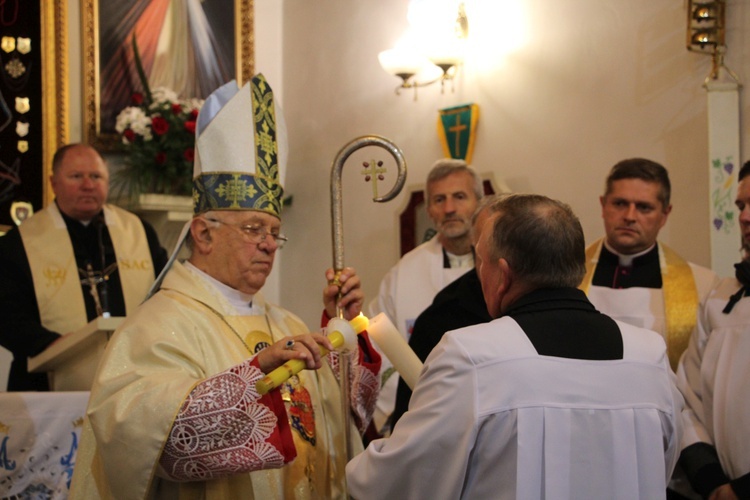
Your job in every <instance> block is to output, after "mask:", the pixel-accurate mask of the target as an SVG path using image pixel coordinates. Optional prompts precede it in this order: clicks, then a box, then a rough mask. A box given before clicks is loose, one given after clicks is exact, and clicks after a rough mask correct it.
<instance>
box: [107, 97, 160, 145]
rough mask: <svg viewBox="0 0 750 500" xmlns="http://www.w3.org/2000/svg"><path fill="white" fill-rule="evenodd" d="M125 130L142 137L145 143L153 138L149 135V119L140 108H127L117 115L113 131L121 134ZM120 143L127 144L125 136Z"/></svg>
mask: <svg viewBox="0 0 750 500" xmlns="http://www.w3.org/2000/svg"><path fill="white" fill-rule="evenodd" d="M127 129H130V130H132V131H133V132H135V133H136V134H137V135H140V136H142V137H143V140H145V141H150V140H151V139H152V138H153V135H152V134H151V118H149V117H148V116H147V115H146V113H145V112H144V111H143V109H142V108H140V107H137V106H128V107H127V108H125V109H123V110H122V111H120V114H119V115H117V121H116V123H115V130H117V132H118V133H120V134H122V133H123V132H124V131H125V130H127ZM122 142H123V144H129V142H128V140H127V139H126V138H125V136H123V138H122Z"/></svg>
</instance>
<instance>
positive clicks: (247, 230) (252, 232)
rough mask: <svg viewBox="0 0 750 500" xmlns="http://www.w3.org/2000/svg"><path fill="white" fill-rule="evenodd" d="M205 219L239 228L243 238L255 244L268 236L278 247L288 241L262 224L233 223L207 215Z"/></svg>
mask: <svg viewBox="0 0 750 500" xmlns="http://www.w3.org/2000/svg"><path fill="white" fill-rule="evenodd" d="M205 219H206V220H208V221H211V222H216V223H217V224H224V225H225V226H229V227H233V228H235V229H239V231H240V233H242V236H243V237H244V238H245V241H247V242H248V243H253V244H255V245H260V244H261V243H262V242H264V241H266V238H267V237H268V236H270V237H271V238H273V240H274V241H275V242H276V246H277V247H278V248H280V249H281V248H284V245H285V244H286V242H287V241H289V238H287V237H286V236H284V235H283V234H281V233H273V232H271V231H269V230H268V229H266V228H265V227H263V226H259V225H252V224H233V223H231V222H225V221H223V220H219V219H209V218H208V217H206V218H205Z"/></svg>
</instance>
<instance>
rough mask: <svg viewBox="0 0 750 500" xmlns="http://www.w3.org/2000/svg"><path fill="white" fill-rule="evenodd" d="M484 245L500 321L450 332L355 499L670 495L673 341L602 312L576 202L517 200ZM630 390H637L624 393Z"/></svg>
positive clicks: (364, 457)
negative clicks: (588, 285) (582, 286)
mask: <svg viewBox="0 0 750 500" xmlns="http://www.w3.org/2000/svg"><path fill="white" fill-rule="evenodd" d="M490 206H491V208H492V210H493V211H494V212H495V213H494V214H493V215H492V216H491V217H490V219H489V220H488V221H487V222H486V223H485V224H484V228H483V230H482V233H481V235H480V237H479V240H478V242H477V246H476V258H477V269H478V272H479V276H480V281H481V283H482V290H483V294H484V298H485V301H486V303H487V310H488V312H489V314H490V316H491V317H493V318H495V319H494V320H493V321H491V322H489V323H484V324H479V325H474V326H469V327H466V328H461V329H459V330H454V331H452V332H448V333H446V334H445V335H444V336H443V337H442V339H441V340H440V343H438V345H437V346H436V347H435V348H434V349H433V350H432V352H431V353H430V355H429V356H428V358H427V361H426V362H425V366H424V369H423V370H422V373H421V375H420V377H419V380H418V381H417V384H416V386H415V388H414V393H413V394H412V398H411V401H410V404H409V409H408V411H407V412H406V413H404V415H403V416H402V417H401V419H400V420H399V421H398V423H397V424H396V426H395V427H394V429H393V433H392V434H391V436H390V437H388V438H385V439H378V440H375V441H373V442H371V443H370V445H369V446H368V447H367V449H366V450H365V451H364V452H363V453H361V454H360V455H358V456H356V457H355V458H354V459H353V460H352V461H351V462H350V463H349V464H348V465H347V468H346V471H347V481H348V483H349V487H350V490H351V492H352V496H353V497H354V498H367V499H381V498H382V499H390V498H450V499H474V498H483V499H484V498H492V499H509V500H510V499H514V500H515V499H524V500H533V499H543V498H559V499H571V500H573V499H575V500H578V499H600V498H607V499H633V498H642V499H653V498H663V497H664V491H665V488H666V485H667V481H668V480H669V477H670V475H671V473H672V468H673V467H674V464H675V462H676V460H677V452H678V449H679V448H678V447H679V440H680V429H679V422H680V420H679V412H680V410H681V407H682V398H681V397H680V394H679V392H678V391H677V389H676V388H675V387H674V385H673V384H672V382H671V375H672V374H671V370H670V368H669V364H668V361H667V356H666V349H665V345H664V341H663V340H662V339H661V338H660V337H659V336H658V335H655V334H653V332H649V331H647V330H643V329H641V328H636V327H633V326H631V325H627V324H625V323H621V322H618V321H615V320H613V319H611V318H609V317H607V316H605V315H603V314H601V313H599V312H598V311H596V310H595V309H594V307H593V306H592V305H591V304H590V303H589V301H588V300H587V299H586V296H585V295H584V294H583V293H582V292H581V291H580V290H578V289H576V288H575V287H576V285H577V284H578V283H579V282H580V280H581V277H582V276H583V273H584V238H583V230H582V229H581V225H580V223H579V222H578V219H577V218H576V217H575V215H574V214H573V213H572V211H571V210H570V208H569V207H567V205H564V204H562V203H560V202H557V201H554V200H550V199H549V198H546V197H543V196H539V195H509V196H508V197H504V198H501V199H500V200H499V201H497V202H493V203H492V204H491V205H490ZM624 381H627V383H624Z"/></svg>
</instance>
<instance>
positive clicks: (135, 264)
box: [19, 203, 155, 333]
mask: <svg viewBox="0 0 750 500" xmlns="http://www.w3.org/2000/svg"><path fill="white" fill-rule="evenodd" d="M104 220H105V222H106V224H107V229H108V230H109V234H110V237H111V238H112V244H113V245H114V247H115V254H116V256H117V267H118V271H117V272H118V273H120V282H121V283H122V288H123V290H122V293H123V298H124V300H125V310H126V311H127V312H128V313H130V312H132V311H133V310H135V308H136V307H137V306H138V305H139V304H140V303H141V301H143V298H144V297H145V296H146V292H147V291H148V289H149V287H150V286H151V283H153V281H154V277H155V276H154V264H153V262H152V260H151V253H150V251H149V247H148V240H147V239H146V231H145V230H144V229H143V224H142V223H141V221H140V219H138V217H136V216H135V215H133V214H131V213H129V212H127V211H125V210H122V209H120V208H118V207H115V206H112V205H105V206H104ZM19 231H20V234H21V238H22V240H23V246H24V249H25V250H26V256H27V258H28V260H29V267H30V268H31V275H32V278H33V280H34V292H35V293H36V299H37V304H38V307H39V315H40V317H41V322H42V325H44V327H45V328H48V329H50V330H52V331H55V332H59V333H68V332H72V331H75V330H78V329H80V328H82V327H84V326H85V325H86V323H87V322H88V321H87V319H86V304H85V302H84V299H83V295H82V293H83V292H82V290H81V281H80V278H79V276H78V266H77V264H76V259H75V255H74V254H73V244H72V243H71V241H70V236H69V235H68V229H67V227H66V226H65V221H64V220H63V218H62V215H61V214H60V211H59V209H58V208H57V205H56V204H54V203H52V204H50V205H49V206H48V207H47V208H46V209H44V210H42V211H41V212H38V213H37V214H36V215H34V217H32V218H30V219H29V220H27V221H26V222H24V223H23V224H22V225H21V226H19ZM63 304H64V307H63V306H62V305H63Z"/></svg>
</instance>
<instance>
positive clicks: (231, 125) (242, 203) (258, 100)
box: [193, 74, 287, 217]
mask: <svg viewBox="0 0 750 500" xmlns="http://www.w3.org/2000/svg"><path fill="white" fill-rule="evenodd" d="M195 134H196V141H195V142H196V155H195V167H194V172H193V211H194V214H195V215H200V214H202V213H205V212H207V211H209V210H258V211H261V212H266V213H269V214H271V215H275V216H276V217H279V216H280V214H281V202H282V197H283V193H284V189H283V187H282V183H283V176H284V171H285V169H286V165H285V163H286V157H287V144H286V126H285V125H284V120H283V117H282V114H281V112H280V110H278V109H277V106H276V104H275V103H274V97H273V92H272V90H271V87H270V86H269V85H268V82H266V79H265V78H264V77H263V75H261V74H258V75H256V76H254V77H253V79H252V80H251V81H249V82H248V83H246V84H245V85H244V86H243V87H242V88H241V89H238V88H237V82H236V81H234V80H233V81H231V82H229V83H227V84H225V85H223V86H222V87H220V88H219V89H218V90H216V91H215V92H214V93H213V94H211V95H210V96H209V97H208V99H206V102H205V103H204V105H203V107H202V108H201V111H200V114H199V115H198V120H197V124H196V131H195Z"/></svg>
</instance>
